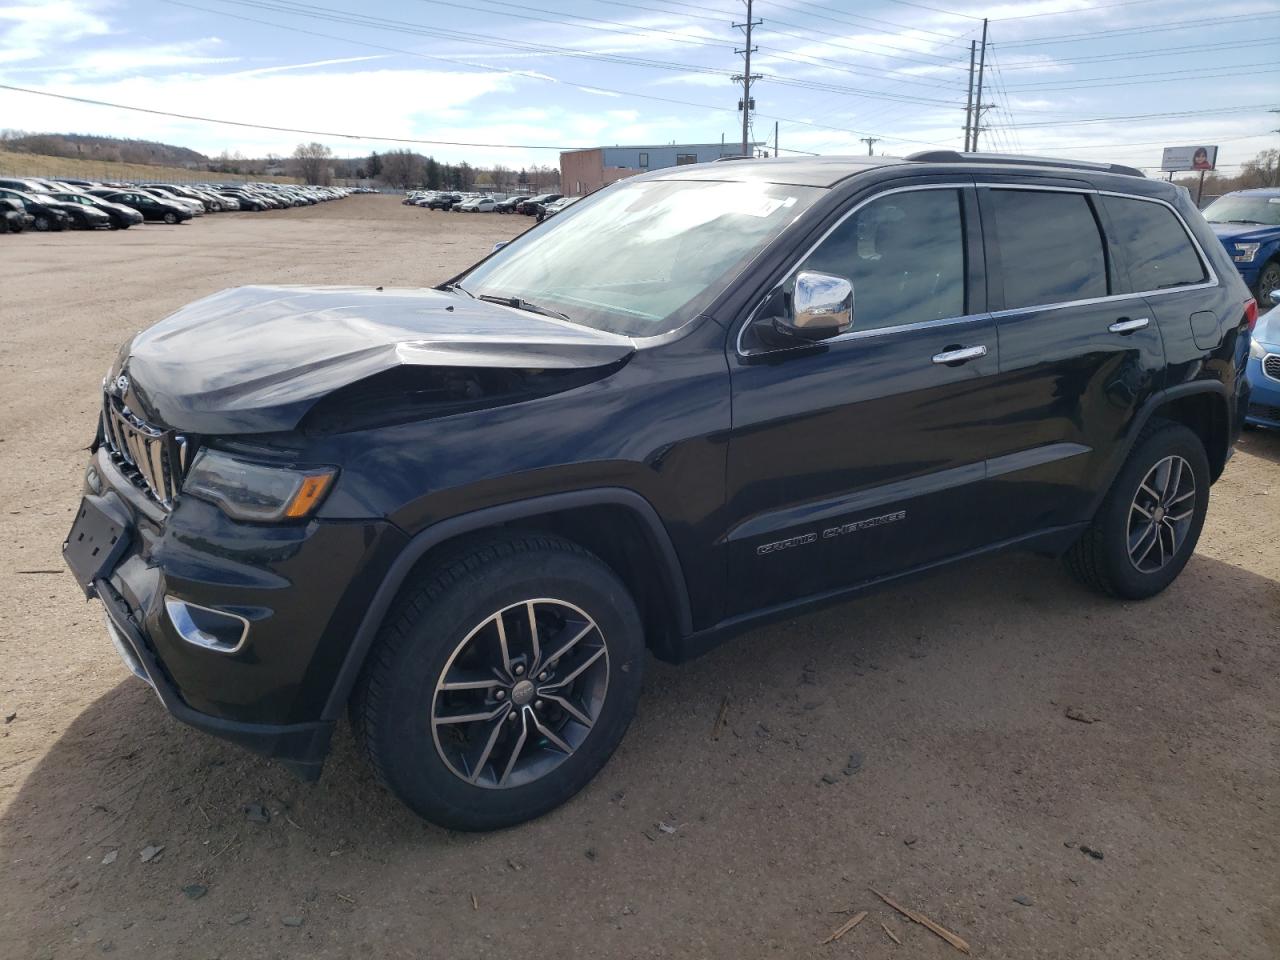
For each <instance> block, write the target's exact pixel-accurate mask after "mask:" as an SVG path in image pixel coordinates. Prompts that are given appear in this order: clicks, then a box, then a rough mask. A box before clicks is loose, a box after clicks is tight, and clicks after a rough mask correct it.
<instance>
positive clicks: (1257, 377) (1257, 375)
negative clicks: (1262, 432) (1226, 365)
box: [1244, 297, 1280, 430]
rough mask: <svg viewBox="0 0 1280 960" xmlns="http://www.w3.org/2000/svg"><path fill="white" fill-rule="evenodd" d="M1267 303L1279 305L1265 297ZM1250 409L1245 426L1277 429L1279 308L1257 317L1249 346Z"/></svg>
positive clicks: (1279, 415) (1279, 418) (1279, 401)
mask: <svg viewBox="0 0 1280 960" xmlns="http://www.w3.org/2000/svg"><path fill="white" fill-rule="evenodd" d="M1264 302H1267V303H1273V304H1274V303H1278V302H1280V300H1278V299H1277V298H1276V297H1268V298H1267V300H1266V301H1264ZM1249 391H1250V392H1249V410H1248V412H1247V413H1246V414H1245V418H1244V419H1245V423H1251V424H1253V425H1254V426H1258V427H1270V428H1271V429H1273V430H1280V306H1273V307H1272V308H1271V309H1270V310H1268V311H1267V312H1266V313H1265V314H1263V315H1262V316H1261V317H1259V318H1258V323H1257V325H1256V326H1254V328H1253V340H1251V341H1250V343H1249Z"/></svg>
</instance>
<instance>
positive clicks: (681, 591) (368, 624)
mask: <svg viewBox="0 0 1280 960" xmlns="http://www.w3.org/2000/svg"><path fill="white" fill-rule="evenodd" d="M602 505H610V506H620V507H624V508H626V509H628V510H630V511H631V512H632V513H634V514H635V515H636V516H637V517H638V518H639V519H640V520H641V521H642V522H643V523H644V527H645V529H646V531H647V532H648V535H649V538H650V540H651V545H652V546H653V547H655V548H656V549H657V551H658V554H659V555H660V556H661V557H662V560H663V564H662V569H661V570H660V571H659V573H660V575H661V576H662V577H663V586H664V587H665V588H666V591H667V595H668V596H669V597H671V599H672V602H673V604H674V605H675V614H676V623H677V625H678V629H679V633H680V635H681V636H689V635H690V634H691V633H693V614H692V611H691V608H690V604H689V590H688V586H687V584H686V582H685V578H684V572H683V570H682V569H681V566H680V558H679V557H678V556H677V555H676V551H675V547H674V546H673V545H672V543H671V538H670V536H669V535H668V534H667V529H666V527H665V526H663V523H662V520H661V519H660V518H659V517H658V513H657V511H656V510H654V508H653V506H652V505H651V504H650V503H649V501H648V500H646V499H645V498H644V497H642V496H641V495H640V494H638V493H636V492H635V491H634V490H628V489H626V488H625V487H599V488H595V489H591V490H573V491H569V492H567V493H554V494H550V495H548V496H543V497H533V498H531V499H528V500H520V501H516V502H514V503H504V504H499V505H498V506H494V507H486V508H484V509H482V510H475V511H472V512H470V513H464V514H460V515H458V516H456V517H450V518H449V519H447V520H441V521H440V522H439V523H433V524H432V525H431V526H429V527H427V528H426V529H425V530H423V531H422V532H420V533H418V534H417V535H416V536H414V537H413V539H411V540H410V541H409V543H408V545H407V546H406V547H405V548H404V550H403V552H401V554H400V556H399V557H397V558H396V561H395V563H393V564H392V566H391V569H390V570H389V571H388V573H387V576H386V578H385V579H384V580H383V581H382V585H381V586H380V587H379V588H378V591H377V593H375V594H374V596H373V599H372V600H371V601H370V603H369V607H368V609H367V610H366V611H365V615H364V619H363V620H361V622H360V627H359V629H358V630H357V631H356V635H355V637H354V638H353V639H352V642H351V647H350V649H349V650H348V651H347V655H346V658H345V659H344V660H343V663H342V668H341V669H340V670H339V671H338V676H337V678H336V679H335V680H334V684H333V689H332V690H331V691H330V693H329V699H328V701H327V702H326V703H325V708H324V713H323V714H322V719H323V720H326V721H335V720H337V719H338V718H339V717H340V716H341V714H342V711H343V709H344V708H345V706H346V703H347V699H348V698H349V697H350V695H351V690H352V688H354V686H355V683H356V679H357V678H358V677H359V676H360V670H361V669H362V668H363V666H364V661H365V657H366V655H367V654H368V652H369V650H370V648H371V647H372V646H373V641H374V638H375V637H376V636H377V633H378V629H379V627H381V626H382V621H383V620H384V619H385V618H386V615H387V611H388V610H390V609H391V604H392V602H393V601H394V600H395V598H396V595H397V594H398V593H399V592H400V588H401V587H402V586H403V585H404V582H405V579H406V578H407V577H408V575H409V571H411V570H412V569H413V566H414V564H416V563H417V562H418V561H419V560H421V559H422V557H423V556H425V555H426V553H427V551H428V550H430V549H431V548H433V547H436V546H438V545H440V544H441V543H444V542H445V541H446V540H451V539H453V538H454V537H457V536H461V535H463V534H467V533H473V532H476V531H478V530H484V529H486V528H489V527H493V526H496V525H498V524H502V523H510V522H512V521H515V520H523V519H525V518H528V517H536V516H540V515H543V514H548V513H556V512H560V511H565V510H573V509H575V508H580V507H593V506H602Z"/></svg>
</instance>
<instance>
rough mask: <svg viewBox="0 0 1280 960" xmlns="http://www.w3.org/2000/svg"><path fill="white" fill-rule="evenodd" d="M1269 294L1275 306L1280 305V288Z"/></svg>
mask: <svg viewBox="0 0 1280 960" xmlns="http://www.w3.org/2000/svg"><path fill="white" fill-rule="evenodd" d="M1267 296H1268V297H1269V298H1270V300H1271V305H1272V306H1273V307H1280V290H1272V291H1271V292H1270V293H1269V294H1267Z"/></svg>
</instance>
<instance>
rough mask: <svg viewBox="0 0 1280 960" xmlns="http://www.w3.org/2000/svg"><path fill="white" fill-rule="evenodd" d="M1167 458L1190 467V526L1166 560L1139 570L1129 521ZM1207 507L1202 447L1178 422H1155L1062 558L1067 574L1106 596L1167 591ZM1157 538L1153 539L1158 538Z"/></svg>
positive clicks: (1131, 596) (1138, 595)
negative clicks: (1133, 555)
mask: <svg viewBox="0 0 1280 960" xmlns="http://www.w3.org/2000/svg"><path fill="white" fill-rule="evenodd" d="M1170 457H1174V458H1181V459H1182V461H1183V462H1184V463H1185V464H1186V465H1188V466H1190V468H1191V472H1192V477H1193V478H1194V483H1195V490H1194V497H1191V498H1189V502H1190V503H1191V504H1192V507H1191V509H1192V514H1191V516H1190V518H1189V519H1190V523H1189V525H1188V527H1187V528H1186V530H1185V531H1184V532H1183V534H1182V536H1181V539H1178V540H1177V541H1176V546H1175V547H1174V548H1172V549H1170V551H1169V552H1168V558H1167V560H1165V561H1164V562H1163V563H1162V565H1161V566H1160V567H1159V568H1158V569H1152V570H1144V569H1140V568H1139V567H1138V566H1137V565H1136V563H1135V561H1134V560H1133V559H1132V558H1131V557H1130V543H1129V537H1130V516H1131V513H1132V511H1133V510H1134V509H1135V507H1134V506H1133V505H1134V502H1135V498H1136V497H1137V496H1138V494H1139V488H1140V486H1141V485H1142V484H1143V482H1144V481H1145V480H1146V479H1147V475H1148V473H1150V472H1151V471H1152V470H1153V469H1154V468H1155V467H1156V465H1157V464H1160V463H1161V462H1163V461H1164V460H1166V459H1167V458H1170ZM1208 508H1209V458H1208V456H1207V454H1206V453H1205V449H1204V444H1203V443H1202V442H1201V441H1200V438H1199V437H1198V436H1197V435H1196V434H1195V433H1194V432H1193V431H1191V430H1190V429H1188V428H1187V427H1185V426H1183V425H1182V424H1180V423H1172V422H1170V421H1167V420H1155V421H1153V422H1152V423H1151V424H1150V425H1148V426H1147V427H1146V429H1144V430H1143V432H1142V434H1141V436H1139V437H1138V441H1137V443H1136V444H1134V448H1133V450H1132V452H1131V453H1130V454H1129V459H1128V460H1126V461H1125V465H1124V467H1123V468H1121V470H1120V474H1119V476H1117V477H1116V479H1115V482H1114V483H1113V484H1112V485H1111V489H1110V490H1109V491H1108V492H1107V496H1106V499H1104V500H1103V501H1102V506H1101V507H1099V508H1098V512H1097V514H1096V515H1095V516H1094V518H1093V522H1092V524H1090V526H1089V529H1088V530H1086V531H1085V533H1084V535H1083V536H1081V538H1080V539H1079V540H1078V541H1077V542H1076V544H1075V545H1074V546H1073V547H1072V548H1071V549H1070V550H1069V551H1067V554H1066V556H1065V557H1064V558H1063V559H1064V561H1065V563H1066V566H1067V569H1068V570H1070V571H1071V573H1072V574H1073V575H1074V576H1075V577H1076V579H1078V580H1079V581H1080V582H1081V583H1083V584H1084V585H1085V586H1087V587H1091V588H1092V589H1094V590H1096V591H1098V592H1099V593H1102V594H1105V595H1107V596H1112V597H1121V598H1123V599H1125V600H1145V599H1147V598H1148V597H1153V596H1155V595H1156V594H1157V593H1160V591H1162V590H1164V589H1165V588H1166V587H1167V586H1169V584H1171V583H1172V582H1173V581H1174V579H1175V578H1176V577H1177V576H1178V574H1179V573H1181V572H1182V568H1183V567H1185V566H1186V565H1187V561H1188V560H1189V559H1191V554H1192V553H1194V552H1195V548H1196V542H1197V541H1198V540H1199V539H1200V531H1201V529H1202V528H1203V527H1204V518H1205V514H1206V513H1207V512H1208ZM1169 512H1170V513H1172V512H1173V511H1172V510H1170V511H1169ZM1153 526H1158V525H1156V524H1153ZM1156 536H1157V539H1158V538H1159V536H1160V534H1159V533H1157V535H1156ZM1146 542H1147V541H1140V544H1141V543H1146ZM1150 543H1151V544H1153V545H1158V546H1159V547H1160V549H1161V551H1163V550H1164V549H1165V548H1164V542H1160V543H1159V544H1155V541H1151V542H1150ZM1137 549H1141V546H1139V547H1138V548H1137Z"/></svg>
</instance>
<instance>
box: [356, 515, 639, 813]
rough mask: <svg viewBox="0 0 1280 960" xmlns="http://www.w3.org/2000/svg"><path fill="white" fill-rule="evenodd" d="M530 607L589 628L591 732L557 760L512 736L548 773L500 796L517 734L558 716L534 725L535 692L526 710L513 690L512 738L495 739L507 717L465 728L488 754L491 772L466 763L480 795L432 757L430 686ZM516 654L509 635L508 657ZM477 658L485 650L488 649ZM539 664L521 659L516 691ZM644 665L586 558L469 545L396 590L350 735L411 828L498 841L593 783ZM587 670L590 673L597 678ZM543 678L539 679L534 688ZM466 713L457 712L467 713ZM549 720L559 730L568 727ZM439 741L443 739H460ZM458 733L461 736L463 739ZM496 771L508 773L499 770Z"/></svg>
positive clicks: (549, 541)
mask: <svg viewBox="0 0 1280 960" xmlns="http://www.w3.org/2000/svg"><path fill="white" fill-rule="evenodd" d="M535 598H553V599H554V600H557V601H563V602H566V603H568V604H571V605H572V606H574V607H576V608H577V609H578V611H579V612H583V613H585V614H586V615H587V616H588V617H589V618H590V619H591V620H593V621H594V622H595V624H596V625H597V626H598V632H596V633H593V634H591V635H590V637H591V638H595V639H592V643H593V644H595V648H596V649H597V653H598V648H599V647H603V648H604V650H605V655H604V656H603V657H597V658H596V659H597V662H599V661H600V660H602V661H603V664H604V671H603V679H601V674H600V673H599V672H597V673H596V674H595V677H596V680H595V682H596V683H597V684H598V686H597V687H596V691H595V692H596V694H597V695H598V696H599V700H598V701H597V703H598V706H597V707H596V708H595V709H596V711H597V712H596V715H595V717H594V723H593V724H592V725H591V726H590V727H589V728H588V729H586V730H585V731H581V732H580V733H579V736H580V739H579V742H578V743H577V745H576V747H575V748H574V749H573V750H572V752H571V753H568V754H567V755H565V754H564V753H563V752H561V751H553V750H552V748H551V747H550V746H549V743H550V741H549V740H548V739H544V738H541V737H540V735H539V734H538V733H537V731H534V734H533V737H532V738H530V739H529V740H528V741H526V740H525V739H523V735H521V737H520V743H521V744H524V743H526V742H528V743H531V744H532V747H531V748H526V753H527V752H528V751H529V750H530V749H531V750H532V753H531V754H528V755H529V756H530V757H531V761H532V763H534V764H538V763H550V764H551V769H550V770H549V772H545V773H541V774H534V775H533V779H531V780H530V781H528V782H524V783H520V784H519V785H514V786H501V781H500V780H498V772H499V767H500V766H502V765H503V764H501V763H500V761H501V760H502V759H503V758H504V756H511V755H513V753H515V752H518V751H513V750H512V748H511V744H512V742H514V741H515V739H516V731H519V730H520V729H521V728H522V727H523V728H525V729H526V732H527V730H528V725H529V724H531V723H532V722H534V721H536V720H537V719H538V718H539V717H541V719H543V720H547V721H548V723H551V722H552V721H551V720H550V719H549V718H550V717H552V716H554V715H555V713H556V711H557V710H558V708H556V707H555V706H554V705H550V706H549V709H550V710H551V711H552V712H551V713H540V714H536V713H534V712H533V706H537V707H539V709H541V708H542V707H544V706H545V705H544V704H543V703H542V701H541V700H540V698H541V697H542V696H543V694H542V690H543V689H545V687H543V688H539V691H538V693H537V694H535V697H537V698H539V699H536V700H535V702H534V704H533V705H532V706H530V705H529V702H528V700H527V699H525V700H520V699H518V698H517V687H518V686H519V684H516V686H514V687H512V688H511V692H510V694H509V695H508V696H507V698H506V700H507V713H508V714H510V713H514V714H516V716H517V719H518V721H519V726H517V725H515V722H514V721H513V722H512V724H511V727H510V729H511V731H512V732H511V733H510V734H508V733H503V732H502V730H503V729H505V728H506V724H504V723H503V722H502V721H503V720H505V719H507V714H503V715H501V716H500V717H499V722H498V723H497V724H493V723H488V725H487V726H483V727H481V726H480V725H479V724H476V725H474V728H475V729H478V733H475V734H474V736H475V737H476V738H477V739H475V740H474V741H473V742H475V743H477V744H478V743H480V742H481V741H482V740H488V741H489V743H490V744H491V746H490V749H491V750H495V753H494V755H493V758H492V767H491V768H487V767H486V763H485V759H484V757H485V756H488V754H487V753H485V754H482V755H481V756H480V757H476V758H474V762H475V764H476V768H477V770H478V775H483V774H485V771H486V769H490V771H491V772H490V775H489V777H488V779H489V780H490V783H489V784H488V785H487V786H484V785H478V784H477V783H475V782H468V780H466V779H464V778H463V774H462V773H456V772H454V768H453V767H451V765H450V763H449V762H448V761H446V759H445V758H444V756H442V751H443V750H445V748H444V747H442V746H438V742H439V741H437V739H436V738H435V735H434V733H433V730H434V729H435V727H434V719H433V718H434V717H435V716H436V714H435V711H436V703H437V701H436V698H437V696H438V695H439V696H441V697H444V696H446V695H445V694H437V683H438V682H439V681H440V680H441V678H442V677H443V676H444V675H445V673H446V671H448V670H449V669H450V667H451V665H452V664H453V663H454V660H455V657H457V656H458V655H459V651H462V650H463V649H464V648H466V649H470V648H467V644H468V642H469V641H468V638H469V637H471V636H473V635H479V634H480V630H481V629H482V628H483V627H482V625H484V624H485V623H486V622H487V621H488V620H489V618H491V617H492V616H493V615H494V614H495V612H496V611H502V610H504V609H517V607H519V606H523V605H524V604H525V603H526V602H527V601H530V600H533V599H535ZM508 622H510V621H508ZM517 625H518V621H517ZM544 639H546V641H547V642H546V644H545V647H546V649H544V651H543V652H544V654H545V655H546V656H547V657H550V654H549V653H548V652H547V651H548V650H549V649H550V648H551V647H552V646H553V645H555V644H556V642H557V641H556V640H554V639H550V634H548V637H547V638H544ZM470 642H477V641H470ZM522 642H523V641H520V640H518V639H516V637H515V634H512V638H511V640H510V643H511V644H512V646H513V650H514V649H516V648H518V647H519V646H520V645H521V643H522ZM584 646H585V641H584ZM486 649H494V646H493V645H492V644H489V645H488V646H487V647H486ZM574 649H575V650H577V649H578V648H577V647H575V648H574ZM571 656H572V655H570V654H565V655H564V656H563V657H561V658H558V659H562V660H564V661H567V662H569V663H570V665H572V661H571V659H570V657H571ZM504 659H506V658H505V657H504ZM556 659H557V658H550V661H549V665H550V667H551V668H552V674H551V676H550V681H552V682H554V680H555V679H556V678H555V675H554V671H555V669H557V664H556ZM545 662H546V661H538V660H536V659H535V658H530V660H529V663H530V668H529V671H528V675H527V676H525V680H526V681H529V680H531V679H532V678H533V675H534V673H535V665H537V664H539V663H545ZM643 664H644V631H643V628H642V625H641V621H640V614H639V612H638V611H637V609H636V606H635V603H634V602H633V600H632V599H631V596H630V595H629V593H628V592H627V589H626V587H625V586H624V585H623V583H622V582H621V581H620V580H619V579H618V577H617V575H616V574H614V572H613V571H612V570H611V569H610V568H609V567H608V566H606V565H605V564H604V563H603V562H601V561H600V560H599V559H598V558H596V557H595V556H594V555H592V554H591V553H589V552H588V551H586V550H584V549H583V548H582V547H580V546H578V545H576V544H574V543H570V542H568V541H565V540H561V539H559V538H556V537H550V536H538V535H529V536H524V537H520V538H518V539H511V540H501V541H494V542H489V543H484V544H479V545H476V546H473V547H471V548H469V549H467V550H465V551H464V552H459V553H456V554H455V555H454V556H453V558H452V559H449V560H447V561H443V562H442V563H441V565H439V566H437V567H435V568H433V569H430V570H428V571H426V572H425V573H423V574H422V575H421V577H420V578H419V579H418V580H417V582H415V583H413V584H410V585H408V586H406V588H405V590H404V591H403V592H402V594H401V596H400V597H399V599H398V600H397V601H396V604H395V606H394V607H393V608H392V610H391V612H390V613H389V614H388V617H387V620H386V622H385V623H384V624H383V626H382V629H381V630H380V631H379V633H378V637H377V639H376V641H375V643H374V646H373V649H372V650H371V651H370V653H369V657H368V660H367V661H366V663H365V667H364V671H363V673H362V675H361V678H360V681H359V682H358V684H357V686H356V691H355V694H354V696H353V698H352V701H351V707H350V712H351V721H352V726H353V728H354V731H355V734H356V739H357V741H358V742H359V743H361V744H362V746H363V748H364V752H365V755H366V757H367V758H368V760H369V763H370V765H371V766H372V767H373V769H374V771H375V773H376V774H377V776H378V779H379V780H380V781H381V782H382V783H383V784H384V785H385V786H386V787H388V788H389V789H390V790H391V791H392V792H393V793H394V794H395V795H396V796H397V797H399V798H400V799H401V800H402V801H403V802H404V803H405V804H406V805H407V806H408V807H409V808H410V809H412V810H413V811H414V812H416V813H417V814H418V815H419V816H421V817H423V818H424V819H426V820H429V821H431V822H432V823H436V824H438V825H440V826H443V827H448V828H451V829H455V830H495V829H500V828H502V827H509V826H513V825H515V824H517V823H522V822H524V821H526V820H531V819H533V818H535V817H538V816H541V815H542V814H544V813H547V812H548V811H550V810H552V809H554V808H555V807H558V806H560V805H561V804H562V803H564V802H565V801H567V800H568V799H569V798H571V797H572V796H573V795H574V794H576V793H577V792H578V791H579V790H581V789H582V788H583V787H584V786H586V784H587V783H588V782H589V781H590V780H591V779H592V778H593V777H594V776H595V775H596V773H597V772H599V770H600V769H601V767H603V766H604V764H605V763H606V762H607V761H608V759H609V757H610V756H611V755H612V754H613V752H614V750H615V749H616V748H617V746H618V743H619V742H620V741H621V740H622V737H623V734H624V733H625V732H626V729H627V726H628V725H629V724H630V722H631V719H632V717H633V716H634V714H635V709H636V703H637V701H638V699H639V696H640V683H641V674H642V672H643ZM508 666H509V665H508ZM522 669H523V667H518V668H516V669H515V670H514V671H513V672H514V673H516V674H519V671H520V670H522ZM560 669H561V670H566V669H568V668H567V667H564V666H561V667H560ZM593 669H595V670H597V671H599V666H596V667H594V668H593ZM488 675H492V674H488ZM546 677H547V674H543V673H539V674H538V677H537V679H538V680H539V681H542V680H543V679H544V678H546ZM527 686H528V687H532V686H534V685H533V684H531V683H529V684H527ZM601 691H603V692H601ZM525 692H526V693H527V692H528V691H527V690H526V691H525ZM566 695H567V696H568V694H567V693H566ZM467 696H469V697H471V696H483V697H487V698H499V699H500V698H501V697H502V696H503V693H502V692H498V691H493V690H491V691H488V692H486V693H484V694H479V693H478V692H475V691H469V692H468V693H467ZM472 702H473V701H471V700H468V702H467V707H468V708H469V707H470V705H471V703H472ZM496 702H497V699H487V700H485V701H484V705H485V707H486V708H487V707H488V706H490V705H492V704H494V703H496ZM516 704H521V706H516ZM579 705H581V701H579ZM499 706H501V704H499ZM587 709H592V708H590V707H588V708H587ZM464 712H465V710H464ZM526 718H527V719H526ZM560 719H561V720H562V721H564V722H565V723H566V724H568V723H569V722H570V719H569V718H568V716H567V715H561V717H560ZM441 729H443V730H445V731H454V730H459V729H460V727H456V726H451V727H442V728H441ZM465 729H466V730H467V731H468V735H472V734H471V733H470V731H472V729H473V727H467V728H465ZM575 729H576V728H575ZM566 730H567V727H564V726H562V727H560V728H559V729H558V733H560V734H564V735H565V739H566V740H569V739H570V737H569V735H568V733H567V732H566ZM490 731H492V732H490ZM447 735H448V734H447V733H446V736H447ZM495 739H496V740H497V741H498V742H499V743H500V744H502V747H501V750H497V748H494V747H493V746H492V744H493V742H494V740H495ZM504 741H505V742H504ZM504 751H505V753H504ZM525 755H526V754H520V756H522V757H523V756H525ZM513 762H514V761H513ZM506 766H507V769H508V771H509V770H510V764H507V765H506ZM503 779H505V774H504V776H503ZM493 781H497V783H496V784H495V783H494V782H493Z"/></svg>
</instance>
